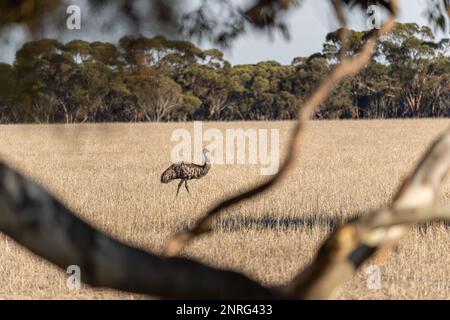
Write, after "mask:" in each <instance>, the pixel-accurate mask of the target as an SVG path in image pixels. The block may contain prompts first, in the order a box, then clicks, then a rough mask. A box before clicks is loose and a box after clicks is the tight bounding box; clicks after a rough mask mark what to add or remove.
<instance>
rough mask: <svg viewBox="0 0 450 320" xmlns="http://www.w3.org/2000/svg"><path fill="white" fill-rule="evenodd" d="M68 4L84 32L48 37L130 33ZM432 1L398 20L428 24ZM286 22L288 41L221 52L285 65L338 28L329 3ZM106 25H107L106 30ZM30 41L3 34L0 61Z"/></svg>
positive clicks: (263, 38)
mask: <svg viewBox="0 0 450 320" xmlns="http://www.w3.org/2000/svg"><path fill="white" fill-rule="evenodd" d="M65 1H66V2H67V3H68V4H77V5H79V6H80V7H81V11H82V30H81V31H77V32H74V31H64V32H60V30H55V29H51V28H50V29H49V30H46V31H45V36H46V37H55V38H58V39H59V40H60V41H62V42H67V41H70V40H72V39H75V38H81V39H84V40H87V41H96V40H98V41H109V42H112V43H117V41H118V40H119V39H120V38H121V37H122V36H124V35H126V34H127V33H128V32H127V30H128V29H127V27H126V26H124V25H123V24H121V23H119V22H117V23H113V24H111V21H110V19H109V20H108V15H109V14H110V13H109V12H108V11H107V10H105V12H102V13H101V14H98V13H95V14H94V13H92V12H90V9H89V6H88V5H87V3H88V1H87V0H65ZM430 2H431V1H430V0H400V7H401V12H400V16H399V19H398V20H399V21H400V22H416V23H419V24H421V25H426V24H428V21H427V19H426V17H425V16H424V11H425V9H426V6H427V4H429V3H430ZM241 3H242V1H241ZM86 17H88V18H86ZM92 17H95V18H94V19H93V18H92ZM349 17H350V19H349V20H350V22H351V25H350V26H349V27H351V28H353V29H357V30H362V29H365V28H366V19H367V15H366V14H365V13H364V12H362V11H360V10H355V11H354V12H352V13H351V14H350V15H349ZM287 23H288V26H289V27H290V30H291V39H290V40H289V41H287V40H285V39H284V38H283V37H282V36H281V35H279V34H277V35H276V36H275V37H274V38H273V39H270V38H269V37H268V36H267V35H266V34H261V33H248V34H245V35H243V36H241V37H240V38H239V39H238V40H237V41H235V42H234V44H233V46H232V48H231V49H229V50H224V49H222V50H223V51H224V52H225V57H226V59H228V60H229V61H231V62H232V63H233V64H242V63H256V62H259V61H263V60H276V61H278V62H280V63H283V64H289V63H290V62H291V61H292V59H293V58H295V57H297V56H309V55H311V54H312V53H315V52H319V51H321V49H322V44H323V42H324V39H325V35H326V34H327V33H328V32H330V31H334V30H335V29H336V28H337V27H338V24H337V22H336V20H335V19H334V15H333V12H332V9H331V7H330V5H329V0H304V2H303V4H302V5H301V6H300V7H299V8H297V9H295V10H294V11H293V12H291V13H290V14H289V16H288V17H287ZM103 25H107V27H104V26H103ZM102 26H103V27H102ZM149 29H150V28H149ZM144 35H146V36H149V37H150V36H153V35H154V32H152V31H151V30H148V31H146V32H145V33H144ZM438 36H441V37H442V36H443V34H442V33H440V34H439V33H438ZM30 39H31V37H30V35H29V33H28V32H27V31H26V30H25V29H24V28H22V27H18V26H13V27H11V28H10V29H9V32H6V33H3V34H2V35H0V61H3V62H7V63H11V62H12V61H13V59H14V54H15V52H16V50H18V49H19V48H20V47H21V46H22V44H23V43H24V42H25V41H27V40H30ZM197 45H199V46H200V47H202V48H204V49H206V48H210V47H211V46H212V45H211V44H209V43H206V42H204V43H197Z"/></svg>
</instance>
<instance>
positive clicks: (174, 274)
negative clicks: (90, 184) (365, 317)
mask: <svg viewBox="0 0 450 320" xmlns="http://www.w3.org/2000/svg"><path fill="white" fill-rule="evenodd" d="M449 168H450V130H449V131H447V132H446V133H445V134H444V135H442V136H441V137H440V138H439V139H438V140H437V141H436V142H435V143H434V144H433V145H432V147H431V148H430V149H429V150H428V152H427V153H426V154H425V156H424V157H423V159H422V160H421V161H420V162H419V165H418V166H417V168H416V169H415V170H414V171H413V172H412V174H411V175H410V176H409V177H408V178H407V179H406V180H405V182H404V183H403V185H402V187H401V188H400V191H399V192H398V193H397V195H396V197H395V198H394V201H393V204H392V205H391V206H390V207H389V208H387V209H381V210H378V211H374V212H372V213H370V214H368V215H366V216H362V217H360V218H359V219H357V220H355V221H353V222H350V223H348V224H346V225H344V226H342V227H340V228H338V229H337V230H335V231H334V232H333V233H332V234H331V235H330V236H329V237H328V239H327V240H325V242H324V244H323V245H322V246H321V248H320V250H319V252H318V254H317V256H316V257H315V259H314V261H313V262H312V263H311V264H310V265H309V266H308V267H306V268H305V270H303V271H302V272H300V273H299V274H298V275H297V276H296V277H294V279H293V280H292V281H291V282H290V283H289V284H288V285H287V286H285V287H283V288H281V290H280V288H277V289H274V288H268V287H265V286H263V285H261V284H258V283H257V282H255V281H253V280H251V279H249V278H248V277H246V276H244V275H242V274H240V273H237V272H232V271H226V270H220V269H216V268H213V267H209V266H206V265H204V264H202V263H199V262H195V261H193V260H191V259H185V258H167V257H159V256H157V255H154V254H152V253H148V252H145V251H143V250H140V249H137V248H133V247H131V246H128V245H126V244H123V243H121V242H120V241H117V240H115V239H113V238H112V237H109V236H107V235H105V234H104V233H102V232H100V231H98V230H96V229H95V228H93V227H92V226H90V225H89V224H87V223H85V222H84V221H82V220H81V219H79V218H77V217H76V216H75V215H74V214H73V213H72V212H71V211H70V210H69V209H67V208H66V207H65V206H64V205H62V204H61V203H60V202H59V201H58V200H56V199H55V198H54V197H53V196H51V195H50V194H49V193H48V192H47V191H46V190H45V189H44V188H42V187H40V186H39V185H37V184H36V183H34V182H33V181H31V180H30V179H28V178H26V177H24V176H23V175H21V174H19V173H18V172H16V171H15V170H13V169H11V168H9V167H8V166H6V165H5V164H2V163H0V231H2V232H4V233H6V234H7V235H9V236H10V237H11V238H13V239H14V240H15V241H17V242H18V243H20V244H21V245H23V246H24V247H26V248H28V249H29V250H31V251H32V252H34V253H35V254H37V255H39V256H41V257H43V258H45V259H47V260H48V261H50V262H52V263H53V264H55V265H57V266H59V267H60V268H62V269H66V268H67V267H68V266H70V265H78V266H79V267H80V269H81V273H82V277H81V279H82V281H84V282H85V283H87V284H90V285H92V286H99V287H109V288H113V289H119V290H124V291H128V292H133V293H143V294H148V295H152V296H158V297H164V298H191V299H195V298H210V299H219V298H232V299H281V298H298V299H326V298H330V297H333V296H334V294H335V293H336V289H338V288H339V287H340V285H341V284H342V283H344V282H345V281H346V280H348V279H350V278H351V277H352V276H353V275H354V273H355V272H356V270H357V268H358V267H359V266H360V265H361V264H362V263H364V262H365V261H366V260H368V259H369V258H370V257H371V256H372V255H373V254H374V253H375V252H376V251H377V250H379V249H380V248H383V247H384V246H386V245H388V244H389V243H393V242H394V243H395V242H396V241H397V240H399V239H400V237H401V236H402V235H404V234H405V232H406V230H407V226H409V225H411V224H415V223H421V222H428V221H434V220H450V205H444V206H435V205H434V202H435V200H436V198H437V194H438V190H439V188H440V186H441V184H442V181H443V179H444V177H445V176H446V175H447V173H448V171H449Z"/></svg>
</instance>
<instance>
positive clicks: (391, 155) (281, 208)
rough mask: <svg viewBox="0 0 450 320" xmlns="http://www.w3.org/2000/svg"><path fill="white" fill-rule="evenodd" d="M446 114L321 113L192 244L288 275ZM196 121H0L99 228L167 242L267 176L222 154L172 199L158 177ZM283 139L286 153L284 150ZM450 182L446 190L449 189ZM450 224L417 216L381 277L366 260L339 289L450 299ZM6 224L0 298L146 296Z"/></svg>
mask: <svg viewBox="0 0 450 320" xmlns="http://www.w3.org/2000/svg"><path fill="white" fill-rule="evenodd" d="M449 124H450V122H449V121H447V120H408V121H406V120H398V121H397V120H396V121H324V122H312V123H311V126H310V127H309V129H308V132H307V136H306V141H305V145H304V148H303V152H302V155H301V156H300V157H299V159H298V166H297V169H296V170H295V171H294V172H292V173H291V175H290V177H289V178H288V179H287V180H286V181H284V182H283V183H282V185H281V186H279V187H278V188H277V189H274V190H271V191H270V192H267V193H266V194H264V195H262V196H259V197H257V198H256V199H254V200H251V201H249V202H248V203H243V204H240V205H238V206H236V207H234V208H232V209H230V210H228V211H226V212H225V213H224V214H223V216H222V218H221V220H220V221H219V223H218V227H217V229H216V230H215V232H214V233H213V234H211V235H208V236H206V237H204V238H201V239H199V240H197V241H195V242H194V243H193V244H192V245H190V246H189V247H188V249H187V250H186V252H185V254H186V255H188V256H191V257H194V258H195V259H199V260H201V261H204V262H206V263H208V264H210V265H214V266H220V267H227V268H231V269H234V270H239V271H242V272H244V273H246V274H248V275H249V276H251V277H253V278H255V279H257V280H259V281H262V282H263V283H265V284H282V283H285V282H286V281H288V280H289V279H290V278H292V277H293V275H294V274H295V273H296V272H297V271H298V270H299V269H301V268H302V267H303V266H304V265H305V264H306V263H307V262H308V261H309V260H310V259H311V258H312V256H313V255H314V253H315V251H316V249H317V247H318V246H319V244H320V243H321V241H322V240H323V239H324V237H325V236H326V235H327V233H328V232H329V230H330V228H332V227H333V225H334V224H335V223H338V222H339V221H341V220H344V219H346V218H348V217H349V216H351V215H354V214H360V213H363V212H366V211H368V210H370V209H374V208H377V207H379V206H383V205H385V204H386V203H388V202H389V200H390V198H391V196H392V195H393V193H394V192H395V190H396V188H397V186H398V184H399V182H400V181H401V178H402V177H403V176H404V175H405V174H406V173H407V172H408V171H409V170H410V169H411V168H412V167H413V165H414V164H415V163H416V161H417V159H418V157H419V156H420V155H421V154H422V153H423V151H424V149H425V148H426V146H427V145H428V144H429V142H430V141H431V140H432V139H433V138H434V137H435V136H436V135H437V134H439V133H440V132H441V131H443V130H444V129H445V128H446V127H447V126H448V125H449ZM291 125H292V123H289V122H235V123H205V124H204V127H205V128H208V127H217V128H219V129H222V130H225V129H226V128H236V127H239V128H244V129H245V128H249V127H257V128H279V129H280V134H281V141H282V143H283V142H285V141H286V138H287V137H288V133H289V130H290V127H291ZM179 127H184V128H188V129H192V124H189V123H185V124H101V125H71V126H62V125H61V126H59V125H58V126H46V125H42V126H21V125H17V126H1V127H0V150H1V154H2V157H3V159H6V161H8V163H10V164H12V165H14V166H15V167H17V168H19V169H20V170H21V171H23V172H25V173H27V174H28V175H30V176H31V177H33V178H34V179H35V180H36V181H38V182H39V183H41V184H43V185H44V186H45V187H47V188H48V189H49V190H51V191H52V192H53V193H54V194H56V195H57V196H58V197H59V198H60V199H62V200H63V201H64V202H65V203H66V204H67V205H68V206H69V207H70V208H72V209H73V210H75V211H76V212H78V213H79V215H80V216H81V217H82V218H83V219H85V220H87V221H89V222H90V223H92V224H94V225H95V226H97V227H98V228H100V229H101V230H104V231H105V232H107V233H109V234H111V235H113V236H115V237H118V238H120V239H121V240H123V241H126V242H128V243H131V244H134V245H137V246H140V247H143V248H145V249H147V250H151V251H154V252H161V250H162V248H163V246H164V244H165V242H166V240H167V239H168V237H169V236H170V235H171V234H173V233H174V232H175V231H177V230H179V229H180V228H183V227H185V226H187V225H189V224H191V223H193V222H194V221H195V219H196V218H197V217H199V216H200V215H202V214H203V212H204V211H205V210H206V209H207V208H208V207H209V206H211V205H212V204H213V203H215V201H217V200H218V199H220V198H221V197H223V196H224V195H226V194H231V193H234V192H237V191H238V190H241V189H243V188H245V187H248V186H250V185H252V184H254V183H256V182H257V181H261V179H264V177H263V176H260V175H259V166H254V165H253V166H250V165H235V166H229V165H223V166H214V167H213V168H212V169H211V171H210V173H209V174H208V175H207V176H206V177H205V178H203V179H202V180H199V181H193V182H191V183H190V188H191V193H192V196H191V197H190V196H189V195H188V194H187V193H186V191H185V190H184V189H183V190H182V191H181V193H180V196H179V197H178V199H177V200H176V201H175V200H174V195H175V191H176V183H171V184H168V185H161V184H160V182H159V177H160V174H161V172H162V171H163V170H164V169H165V168H166V167H167V166H168V165H169V164H170V149H171V147H172V145H173V144H172V143H171V142H170V135H171V133H172V131H173V130H174V129H175V128H179ZM283 148H284V147H283V146H282V154H284V152H285V150H284V149H283ZM449 196H450V189H449V188H448V187H447V186H446V187H445V188H444V192H443V198H444V199H445V198H449ZM449 243H450V233H449V228H448V227H446V226H444V225H442V224H438V225H433V226H430V227H429V228H426V229H424V228H413V229H412V230H411V231H410V232H409V234H408V236H407V238H405V239H404V240H403V241H402V242H401V244H400V245H399V247H398V249H397V250H395V251H394V252H392V253H390V254H389V256H388V258H387V260H386V261H385V262H384V263H383V264H380V265H378V266H379V268H380V269H381V276H382V282H381V289H380V290H373V289H368V288H367V286H366V281H367V276H366V273H365V269H366V267H367V266H368V265H370V264H373V263H374V262H369V263H368V264H366V265H365V266H364V267H363V268H362V269H361V271H360V272H359V273H358V274H357V276H356V277H355V278H354V279H353V280H352V281H350V282H349V283H347V284H346V285H345V287H344V288H343V290H342V292H341V294H340V296H339V298H342V299H378V298H388V299H432V298H438V299H448V298H449V297H450V267H449V265H450V252H449V250H448V248H449ZM66 279H67V275H66V274H65V273H64V272H61V271H60V270H59V269H57V268H56V267H54V266H52V265H49V264H48V263H46V262H45V261H43V260H42V259H40V258H37V257H35V256H33V255H32V254H30V253H29V252H27V251H26V250H24V249H23V248H21V247H20V246H18V245H16V244H15V243H14V242H13V241H12V240H11V239H9V238H7V237H5V236H3V235H0V298H30V299H42V298H50V299H53V298H62V299H79V298H83V299H86V298H87V299H97V298H105V299H108V298H119V299H122V298H124V299H141V298H145V297H142V296H139V295H132V294H127V293H121V292H117V291H113V290H103V289H92V288H89V287H87V286H83V287H82V288H81V289H80V290H77V291H73V290H69V289H68V288H67V287H66V285H65V283H66Z"/></svg>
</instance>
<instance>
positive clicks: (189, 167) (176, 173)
mask: <svg viewBox="0 0 450 320" xmlns="http://www.w3.org/2000/svg"><path fill="white" fill-rule="evenodd" d="M203 155H204V157H205V161H204V162H203V164H202V165H198V164H195V163H186V162H177V163H173V164H172V165H171V166H170V167H169V168H167V169H166V170H165V171H164V172H163V174H162V175H161V183H169V182H170V181H172V180H177V179H180V180H181V181H180V183H179V184H178V188H177V194H176V196H178V193H179V192H180V188H181V186H182V185H183V182H184V186H185V187H186V190H187V192H188V193H189V188H188V185H187V181H188V180H192V179H200V178H202V177H204V176H205V175H206V174H207V173H208V171H209V169H210V168H211V164H210V161H209V151H208V150H207V149H203Z"/></svg>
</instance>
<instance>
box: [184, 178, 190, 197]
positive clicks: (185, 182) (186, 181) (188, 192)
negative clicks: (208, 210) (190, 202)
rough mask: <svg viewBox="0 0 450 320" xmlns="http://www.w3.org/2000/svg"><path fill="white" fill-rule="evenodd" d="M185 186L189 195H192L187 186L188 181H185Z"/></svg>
mask: <svg viewBox="0 0 450 320" xmlns="http://www.w3.org/2000/svg"><path fill="white" fill-rule="evenodd" d="M184 186H185V187H186V190H187V192H188V193H189V194H191V193H190V192H189V188H188V185H187V180H184Z"/></svg>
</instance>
